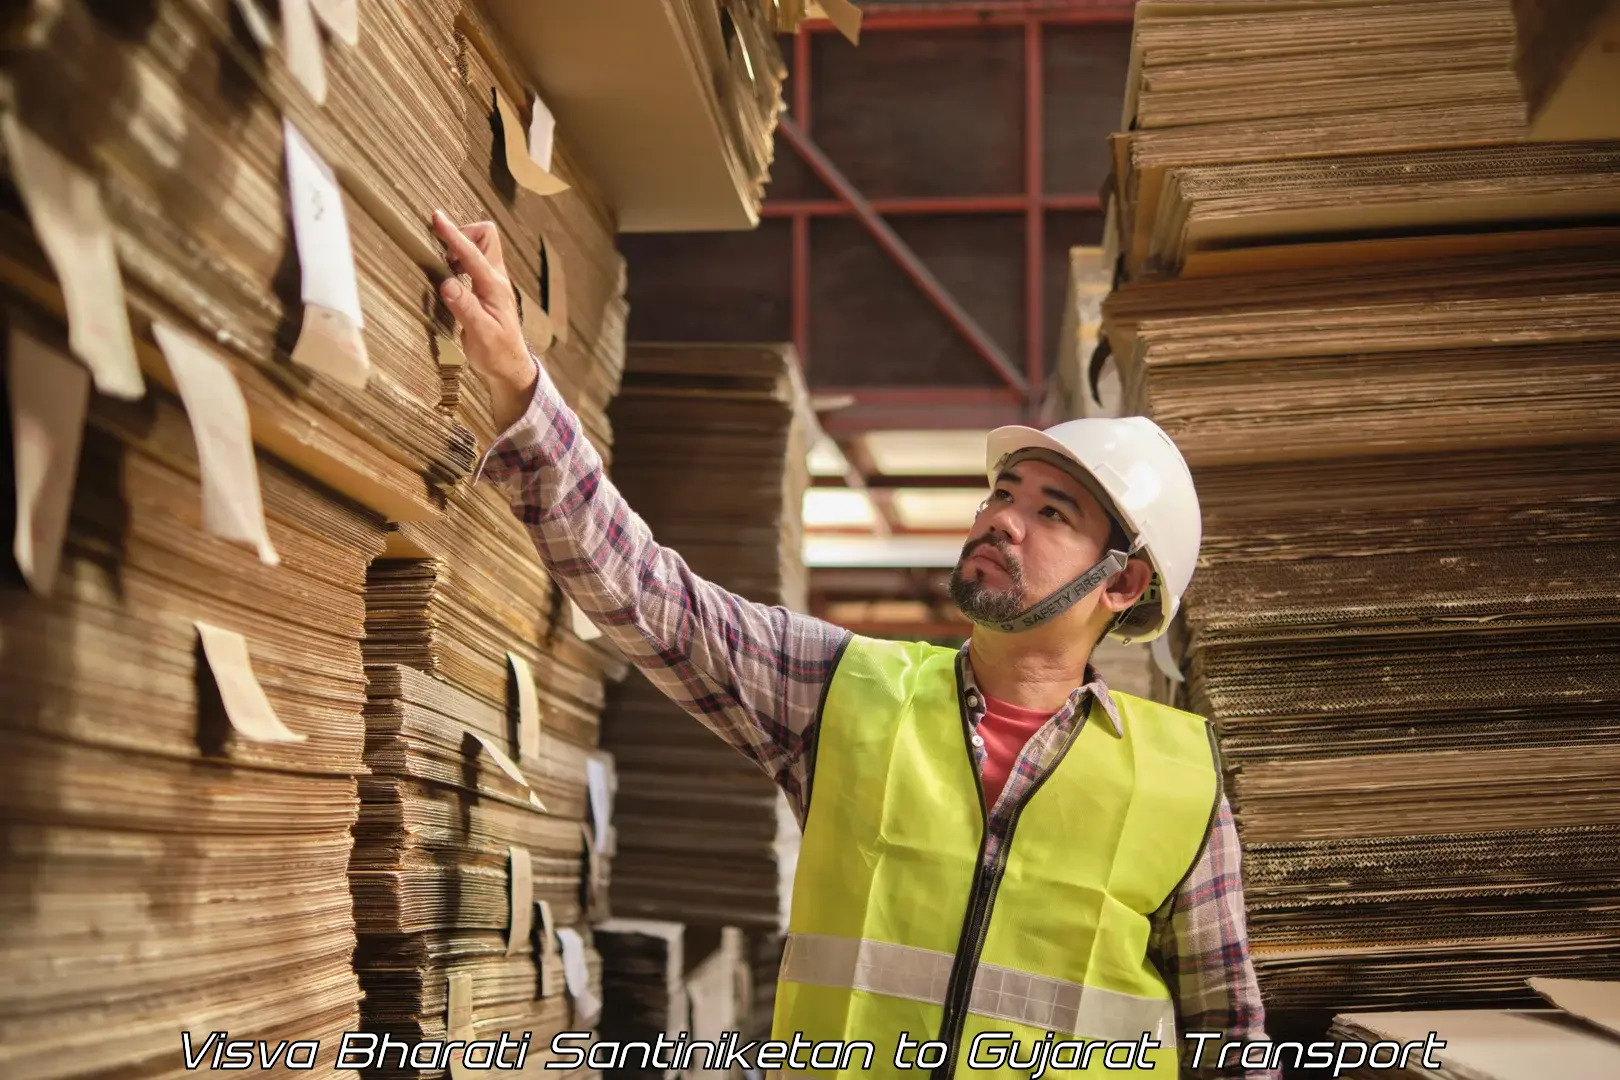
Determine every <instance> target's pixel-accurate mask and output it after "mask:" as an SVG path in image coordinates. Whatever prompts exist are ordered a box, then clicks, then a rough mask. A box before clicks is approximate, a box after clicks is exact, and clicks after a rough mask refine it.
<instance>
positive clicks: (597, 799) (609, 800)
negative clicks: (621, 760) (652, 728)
mask: <svg viewBox="0 0 1620 1080" xmlns="http://www.w3.org/2000/svg"><path fill="white" fill-rule="evenodd" d="M585 787H586V789H587V790H588V791H589V792H590V797H591V819H592V821H594V822H595V825H596V847H597V849H598V850H600V851H606V850H607V847H608V829H609V828H610V826H611V825H612V822H613V788H614V783H613V771H612V765H611V759H610V758H608V757H607V755H606V754H604V753H601V752H597V753H594V754H592V755H591V756H590V757H588V758H586V759H585Z"/></svg>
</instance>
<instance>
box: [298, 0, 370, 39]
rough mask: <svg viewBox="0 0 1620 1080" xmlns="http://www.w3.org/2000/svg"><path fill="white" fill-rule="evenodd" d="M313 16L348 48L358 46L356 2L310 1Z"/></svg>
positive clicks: (358, 14) (358, 10) (344, 0)
mask: <svg viewBox="0 0 1620 1080" xmlns="http://www.w3.org/2000/svg"><path fill="white" fill-rule="evenodd" d="M310 3H312V4H313V5H314V6H315V14H317V15H319V16H320V17H321V22H323V23H325V24H326V28H327V29H328V30H330V31H332V33H333V35H334V36H336V37H337V38H338V40H340V41H342V42H343V44H345V45H347V46H348V47H349V48H351V49H352V48H354V47H355V46H356V45H358V44H360V5H359V3H358V2H357V0H310Z"/></svg>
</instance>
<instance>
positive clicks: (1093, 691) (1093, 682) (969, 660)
mask: <svg viewBox="0 0 1620 1080" xmlns="http://www.w3.org/2000/svg"><path fill="white" fill-rule="evenodd" d="M971 644H972V642H971V641H968V642H963V643H962V649H961V652H960V654H959V660H960V662H961V668H962V692H963V694H964V695H965V696H966V697H967V704H968V709H969V711H970V712H971V713H972V714H973V721H974V724H975V725H977V723H978V721H979V719H980V718H981V717H982V716H983V713H984V691H982V690H980V689H979V686H978V682H977V681H976V680H975V679H974V677H973V657H972V653H971V650H970V649H969V647H968V646H969V645H971ZM1085 678H1086V681H1085V682H1084V683H1082V684H1081V685H1079V686H1077V687H1075V688H1074V689H1073V690H1072V691H1070V692H1069V701H1068V704H1067V705H1066V706H1065V708H1067V709H1069V710H1070V712H1071V715H1074V714H1078V713H1080V712H1081V711H1082V710H1083V709H1084V707H1085V704H1086V698H1087V697H1090V698H1092V699H1094V700H1095V701H1096V702H1097V704H1098V705H1100V706H1101V707H1102V711H1103V714H1104V715H1105V716H1107V717H1108V722H1109V723H1110V724H1111V725H1112V726H1113V729H1114V737H1115V738H1119V739H1123V738H1124V737H1125V725H1124V724H1123V723H1122V722H1121V721H1120V718H1119V706H1118V705H1117V704H1115V702H1114V697H1113V695H1112V694H1110V693H1109V692H1108V684H1107V683H1106V682H1104V681H1103V677H1102V674H1101V673H1100V672H1098V671H1097V669H1096V668H1094V667H1092V666H1091V665H1090V664H1087V665H1086V676H1085Z"/></svg>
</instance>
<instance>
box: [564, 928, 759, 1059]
mask: <svg viewBox="0 0 1620 1080" xmlns="http://www.w3.org/2000/svg"><path fill="white" fill-rule="evenodd" d="M595 935H596V941H597V944H598V947H599V948H600V949H601V951H602V961H603V969H604V972H605V975H604V979H603V990H602V992H603V1000H604V1006H605V1009H606V1014H605V1015H607V1016H610V1017H611V1018H612V1019H611V1021H608V1020H604V1023H603V1026H602V1031H601V1038H602V1039H603V1041H604V1042H612V1043H619V1044H626V1043H630V1044H635V1045H636V1046H638V1047H639V1046H649V1047H655V1048H656V1047H658V1046H660V1045H662V1046H663V1047H664V1049H662V1050H655V1052H654V1053H653V1054H648V1055H645V1056H644V1055H643V1053H642V1052H641V1051H640V1050H632V1051H626V1052H625V1053H624V1055H623V1057H622V1058H621V1059H620V1064H619V1065H618V1066H617V1067H614V1068H607V1069H604V1070H603V1075H604V1076H608V1077H630V1076H643V1077H659V1078H661V1080H662V1078H665V1077H684V1078H687V1080H700V1078H709V1077H718V1076H731V1075H733V1070H729V1069H721V1068H718V1067H716V1068H710V1067H709V1066H710V1065H711V1064H713V1065H716V1066H718V1064H719V1061H718V1059H717V1055H718V1054H723V1053H724V1052H725V1051H726V1050H727V1049H729V1048H730V1047H731V1046H732V1045H734V1044H735V1045H738V1046H740V1045H742V1042H743V1040H742V1039H740V1038H739V1033H743V1032H746V1031H747V1017H746V1015H745V1014H746V1012H747V1011H748V1009H749V1007H750V1003H751V1001H752V989H751V983H752V974H751V972H750V971H749V966H748V957H747V942H746V939H745V936H744V935H743V933H742V932H741V931H740V930H738V929H737V928H736V927H729V926H727V927H718V926H701V927H700V926H687V925H685V924H682V923H677V922H667V921H663V920H657V919H613V920H610V921H609V922H605V923H603V924H601V925H600V926H598V927H596V930H595ZM728 1036H729V1038H728ZM711 1059H714V1060H711Z"/></svg>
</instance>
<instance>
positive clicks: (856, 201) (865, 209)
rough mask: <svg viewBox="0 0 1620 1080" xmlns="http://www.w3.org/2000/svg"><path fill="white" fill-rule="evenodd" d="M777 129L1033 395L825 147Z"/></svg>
mask: <svg viewBox="0 0 1620 1080" xmlns="http://www.w3.org/2000/svg"><path fill="white" fill-rule="evenodd" d="M777 130H779V131H781V132H782V134H783V135H785V136H786V137H787V139H788V142H789V143H790V144H792V146H793V148H794V149H795V150H796V151H798V153H799V156H800V157H801V158H803V159H804V161H805V164H807V165H809V166H810V168H811V169H813V170H814V171H815V173H816V175H817V176H819V177H821V180H822V183H824V184H826V185H827V186H828V187H830V188H832V190H833V191H834V193H836V194H837V195H838V197H839V198H840V199H842V200H844V201H845V202H846V203H848V204H849V205H850V207H851V208H853V209H854V211H855V216H856V217H858V218H859V219H860V221H861V224H862V225H865V226H866V229H867V231H868V232H870V233H871V234H872V236H873V238H874V239H876V240H877V242H878V245H879V246H880V247H882V248H883V250H884V251H886V252H888V254H889V257H890V258H892V259H893V260H894V261H895V262H896V263H898V264H899V266H900V268H901V269H902V270H904V271H905V272H906V275H907V276H908V277H910V278H911V280H912V281H913V282H914V283H915V284H916V285H917V287H918V288H919V289H921V290H922V292H923V295H924V296H926V297H928V299H929V300H930V301H931V302H932V303H933V304H934V306H935V307H937V308H938V309H939V310H940V312H941V314H943V315H944V316H945V317H946V318H947V319H948V320H950V322H951V325H953V326H955V327H956V329H957V331H958V332H959V333H960V334H961V335H962V336H963V337H964V338H966V339H967V342H968V344H969V345H971V346H973V348H974V350H975V351H976V352H977V353H978V354H979V355H980V356H981V357H983V358H984V361H985V363H987V364H989V365H990V367H991V369H992V370H994V371H995V373H996V374H997V375H999V376H1000V377H1001V379H1002V381H1003V382H1005V383H1006V384H1007V385H1008V386H1010V387H1012V388H1013V389H1014V390H1017V391H1018V392H1019V393H1020V394H1025V395H1027V394H1028V393H1029V383H1028V381H1027V380H1026V379H1025V378H1024V376H1023V374H1022V373H1021V372H1020V371H1019V370H1018V369H1017V368H1016V367H1014V366H1013V364H1012V362H1011V361H1009V360H1008V359H1007V357H1006V354H1004V353H1003V352H1002V351H1001V347H1000V346H999V345H997V344H996V343H995V342H994V341H993V340H992V339H991V338H990V335H989V334H987V333H985V332H984V329H983V328H982V327H980V326H979V324H978V322H977V321H976V320H975V319H974V318H973V316H971V315H969V314H968V313H967V312H966V311H965V310H963V308H962V305H961V304H959V303H957V302H956V298H955V297H954V296H952V295H951V294H950V291H949V290H947V289H946V288H945V286H944V285H942V284H941V283H940V281H939V279H938V278H936V277H934V274H933V272H932V271H931V270H929V269H928V267H927V266H925V265H924V264H923V261H922V260H921V259H919V258H918V257H917V255H916V253H915V252H914V251H912V250H911V247H910V245H908V244H907V243H906V242H905V241H904V240H902V239H900V237H899V235H898V234H896V233H895V231H894V230H893V229H891V228H890V227H889V224H888V222H886V221H884V220H883V218H882V217H881V216H880V215H879V214H878V213H877V211H875V210H873V209H872V205H871V204H870V203H869V202H867V201H866V197H865V196H864V195H862V194H861V193H860V191H859V190H858V189H857V188H856V187H855V185H854V184H852V183H850V182H849V180H848V178H847V177H845V176H844V174H843V173H842V172H840V171H839V169H838V167H837V166H836V165H834V164H833V163H832V161H831V160H829V159H828V157H827V155H826V154H824V153H822V152H821V148H820V147H819V146H817V145H816V144H815V143H814V142H813V141H812V140H811V138H810V136H809V135H807V134H805V132H804V129H802V128H801V127H799V125H798V124H797V123H796V122H794V121H793V120H792V119H791V118H789V117H782V118H781V119H780V120H779V121H778V124H777Z"/></svg>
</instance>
